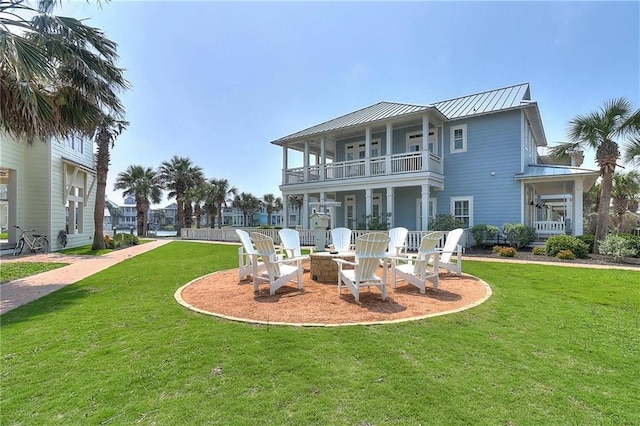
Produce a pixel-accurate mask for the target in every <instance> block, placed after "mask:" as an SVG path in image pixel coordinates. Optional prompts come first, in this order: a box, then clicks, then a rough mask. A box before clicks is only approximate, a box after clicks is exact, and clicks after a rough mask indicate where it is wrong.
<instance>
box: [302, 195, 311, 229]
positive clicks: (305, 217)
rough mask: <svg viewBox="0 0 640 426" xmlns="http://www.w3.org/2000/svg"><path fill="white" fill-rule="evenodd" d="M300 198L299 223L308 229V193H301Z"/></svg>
mask: <svg viewBox="0 0 640 426" xmlns="http://www.w3.org/2000/svg"><path fill="white" fill-rule="evenodd" d="M302 199H303V202H302V220H301V221H300V225H302V228H303V229H309V194H308V193H306V192H305V193H304V194H303V195H302Z"/></svg>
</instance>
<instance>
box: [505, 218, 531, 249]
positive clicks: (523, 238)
mask: <svg viewBox="0 0 640 426" xmlns="http://www.w3.org/2000/svg"><path fill="white" fill-rule="evenodd" d="M502 231H503V233H504V238H505V239H506V240H507V242H508V243H509V244H510V245H512V246H514V247H516V248H518V247H526V246H528V245H529V244H531V243H532V242H533V241H534V240H535V239H536V228H534V227H533V226H529V225H523V224H521V223H505V224H504V225H502Z"/></svg>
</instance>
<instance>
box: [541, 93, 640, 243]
mask: <svg viewBox="0 0 640 426" xmlns="http://www.w3.org/2000/svg"><path fill="white" fill-rule="evenodd" d="M639 117H640V110H637V111H633V109H632V107H631V103H630V102H629V101H628V100H626V99H624V98H618V99H612V100H610V101H607V102H605V103H604V105H603V106H602V107H601V108H600V110H598V111H594V112H591V113H589V114H586V115H578V116H577V117H576V118H574V119H573V120H571V122H570V123H569V125H570V127H569V140H570V142H567V143H564V144H560V145H558V146H555V147H553V148H551V154H552V155H553V156H555V157H557V158H568V157H569V156H570V155H571V153H573V152H575V150H577V149H583V150H584V149H585V148H591V149H594V150H595V151H596V162H597V163H598V167H599V168H600V177H601V189H600V201H599V204H598V216H597V222H596V235H595V240H596V241H595V244H594V249H593V250H594V252H595V253H597V252H598V244H599V243H600V242H601V241H604V239H605V237H606V236H607V230H608V226H609V206H610V204H611V190H612V186H613V175H614V173H615V170H616V165H617V161H618V159H619V158H620V149H619V146H618V143H617V142H616V141H614V138H620V139H622V140H631V141H634V140H636V138H637V137H638V134H640V120H639ZM627 146H630V145H627ZM627 157H628V156H627V155H625V158H627Z"/></svg>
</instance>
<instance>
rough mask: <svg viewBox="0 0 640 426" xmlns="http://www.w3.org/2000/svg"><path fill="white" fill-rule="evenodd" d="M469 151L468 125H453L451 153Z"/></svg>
mask: <svg viewBox="0 0 640 426" xmlns="http://www.w3.org/2000/svg"><path fill="white" fill-rule="evenodd" d="M466 151H467V125H466V124H461V125H459V126H453V127H451V153H452V154H455V153H458V152H466Z"/></svg>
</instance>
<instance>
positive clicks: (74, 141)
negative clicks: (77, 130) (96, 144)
mask: <svg viewBox="0 0 640 426" xmlns="http://www.w3.org/2000/svg"><path fill="white" fill-rule="evenodd" d="M82 142H83V141H82V138H79V137H76V136H73V135H71V136H69V137H67V139H66V141H65V145H66V146H67V148H71V149H72V150H74V151H76V152H79V153H80V154H82V152H83V147H82V145H83V144H82Z"/></svg>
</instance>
